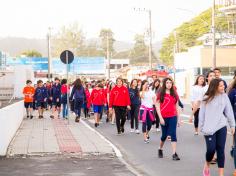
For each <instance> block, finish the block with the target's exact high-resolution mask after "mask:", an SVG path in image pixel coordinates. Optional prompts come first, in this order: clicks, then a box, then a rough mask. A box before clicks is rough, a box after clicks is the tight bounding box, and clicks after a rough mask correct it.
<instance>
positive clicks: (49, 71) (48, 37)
mask: <svg viewBox="0 0 236 176" xmlns="http://www.w3.org/2000/svg"><path fill="white" fill-rule="evenodd" d="M47 39H48V79H49V81H51V28H50V27H49V28H48V35H47Z"/></svg>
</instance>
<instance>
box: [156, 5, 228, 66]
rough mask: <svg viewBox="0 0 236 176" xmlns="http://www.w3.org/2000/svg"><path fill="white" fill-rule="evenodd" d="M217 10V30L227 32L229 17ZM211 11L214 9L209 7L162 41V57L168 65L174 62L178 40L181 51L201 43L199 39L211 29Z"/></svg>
mask: <svg viewBox="0 0 236 176" xmlns="http://www.w3.org/2000/svg"><path fill="white" fill-rule="evenodd" d="M216 12H217V13H216V14H217V15H216V31H217V32H226V31H227V29H228V24H227V19H226V17H225V16H224V15H223V14H221V13H220V12H219V11H218V10H216ZM211 13H212V10H211V9H208V10H206V11H204V12H202V13H201V14H200V15H198V16H197V17H195V18H193V19H191V20H190V21H188V22H185V23H183V24H182V25H180V26H179V27H177V28H176V29H175V30H173V31H172V32H171V33H170V34H169V36H168V37H167V38H165V39H164V40H163V41H162V48H161V50H160V59H161V60H162V61H163V62H164V63H166V64H168V65H172V64H173V50H174V46H175V43H176V41H178V48H179V51H186V50H187V49H188V48H189V47H192V46H197V45H201V44H202V42H201V41H198V40H197V39H198V38H199V37H201V36H202V35H203V34H206V33H209V32H210V31H211ZM175 36H176V37H175Z"/></svg>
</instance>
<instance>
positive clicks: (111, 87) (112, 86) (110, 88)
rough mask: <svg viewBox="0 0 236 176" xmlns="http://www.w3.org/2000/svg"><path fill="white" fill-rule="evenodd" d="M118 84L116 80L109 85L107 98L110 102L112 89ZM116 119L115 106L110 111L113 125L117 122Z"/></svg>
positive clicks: (110, 119)
mask: <svg viewBox="0 0 236 176" xmlns="http://www.w3.org/2000/svg"><path fill="white" fill-rule="evenodd" d="M115 86H116V84H115V83H114V82H112V81H111V82H110V83H109V87H108V90H107V100H108V104H109V99H110V94H111V90H112V89H113V88H114V87H115ZM115 119H116V115H115V111H114V108H112V111H111V112H110V113H109V121H110V122H111V124H112V125H114V124H115Z"/></svg>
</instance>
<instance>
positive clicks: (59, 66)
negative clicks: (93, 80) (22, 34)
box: [7, 57, 105, 74]
mask: <svg viewBox="0 0 236 176" xmlns="http://www.w3.org/2000/svg"><path fill="white" fill-rule="evenodd" d="M7 65H9V66H14V65H32V67H33V70H34V71H41V72H47V71H48V58H45V57H42V58H35V57H23V58H14V59H13V58H8V59H7ZM69 70H70V73H75V74H105V58H104V57H76V58H75V59H74V61H73V62H72V63H71V64H70V67H69ZM52 72H53V73H65V72H66V65H65V64H63V63H62V62H61V60H60V59H59V58H53V59H52Z"/></svg>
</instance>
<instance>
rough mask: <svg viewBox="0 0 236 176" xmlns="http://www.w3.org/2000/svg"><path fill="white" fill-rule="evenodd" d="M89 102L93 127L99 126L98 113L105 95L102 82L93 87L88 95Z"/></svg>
mask: <svg viewBox="0 0 236 176" xmlns="http://www.w3.org/2000/svg"><path fill="white" fill-rule="evenodd" d="M90 102H91V103H92V104H93V111H94V117H95V127H97V126H99V121H100V114H101V111H102V109H103V106H104V105H106V96H105V93H104V91H103V84H102V83H98V84H97V86H96V87H95V88H94V89H93V91H92V93H91V96H90Z"/></svg>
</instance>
